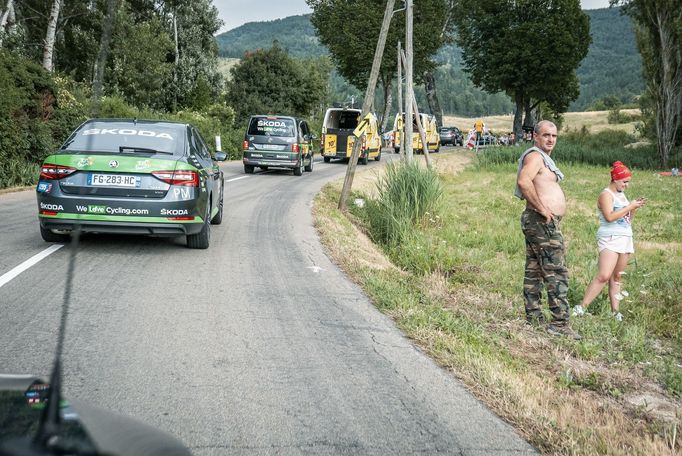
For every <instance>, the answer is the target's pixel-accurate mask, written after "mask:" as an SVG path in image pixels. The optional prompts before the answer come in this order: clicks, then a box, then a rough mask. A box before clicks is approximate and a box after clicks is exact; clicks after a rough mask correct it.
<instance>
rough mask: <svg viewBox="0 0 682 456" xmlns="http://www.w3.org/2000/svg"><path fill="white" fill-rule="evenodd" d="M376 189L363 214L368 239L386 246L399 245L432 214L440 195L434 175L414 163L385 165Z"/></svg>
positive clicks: (437, 181) (439, 186) (439, 188)
mask: <svg viewBox="0 0 682 456" xmlns="http://www.w3.org/2000/svg"><path fill="white" fill-rule="evenodd" d="M377 189H378V192H379V196H378V198H377V199H376V200H370V201H369V202H368V204H367V211H366V214H367V217H368V221H369V227H370V234H371V236H372V238H373V239H374V240H375V241H377V242H379V243H381V244H383V245H385V246H388V247H394V246H396V245H398V244H400V243H401V242H402V241H403V240H404V239H405V238H406V236H408V235H409V234H410V233H412V232H413V231H414V229H415V228H416V225H417V224H418V223H419V222H420V221H421V220H422V219H423V218H424V217H425V216H426V214H427V213H431V214H434V213H436V212H437V211H438V207H439V205H440V201H441V198H442V195H443V189H442V187H441V184H440V180H439V179H438V175H437V174H436V173H435V172H433V171H431V170H428V169H425V168H422V167H421V166H420V165H419V164H418V163H417V162H416V161H412V162H408V163H398V164H393V163H389V164H388V165H386V174H385V176H383V177H381V178H379V181H378V182H377Z"/></svg>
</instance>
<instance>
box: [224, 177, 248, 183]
mask: <svg viewBox="0 0 682 456" xmlns="http://www.w3.org/2000/svg"><path fill="white" fill-rule="evenodd" d="M247 177H249V176H240V177H235V178H233V179H228V180H226V181H225V182H234V181H238V180H239V179H246V178H247Z"/></svg>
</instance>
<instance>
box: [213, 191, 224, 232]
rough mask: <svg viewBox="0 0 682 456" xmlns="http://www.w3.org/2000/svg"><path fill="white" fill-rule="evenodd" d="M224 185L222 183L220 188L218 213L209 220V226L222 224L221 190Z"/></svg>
mask: <svg viewBox="0 0 682 456" xmlns="http://www.w3.org/2000/svg"><path fill="white" fill-rule="evenodd" d="M224 186H225V184H224V183H223V184H222V186H221V188H220V201H218V213H217V214H216V215H215V216H214V217H213V218H212V219H211V225H220V224H221V223H223V193H224V192H223V189H224Z"/></svg>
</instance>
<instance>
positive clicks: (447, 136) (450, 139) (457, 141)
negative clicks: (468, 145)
mask: <svg viewBox="0 0 682 456" xmlns="http://www.w3.org/2000/svg"><path fill="white" fill-rule="evenodd" d="M438 135H439V136H440V143H441V145H443V146H447V145H451V146H462V145H464V136H463V135H462V132H461V131H460V129H459V128H457V127H440V128H439V129H438Z"/></svg>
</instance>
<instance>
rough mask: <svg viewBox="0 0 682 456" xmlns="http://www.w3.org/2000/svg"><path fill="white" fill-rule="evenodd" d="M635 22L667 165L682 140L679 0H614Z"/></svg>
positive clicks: (681, 13) (659, 142)
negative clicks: (681, 131)
mask: <svg viewBox="0 0 682 456" xmlns="http://www.w3.org/2000/svg"><path fill="white" fill-rule="evenodd" d="M611 4H612V5H619V4H620V5H624V12H625V13H626V14H628V15H630V16H631V17H632V18H633V20H634V21H635V24H636V25H637V27H636V29H635V30H636V33H637V45H638V47H639V50H640V53H641V54H642V63H643V65H644V76H645V79H646V82H647V92H648V96H647V97H643V99H644V100H651V101H652V103H653V106H654V113H655V124H656V128H655V130H656V137H657V145H658V154H659V157H660V159H661V162H662V163H663V165H664V166H668V161H669V159H670V157H671V153H672V151H673V149H674V148H675V147H678V146H679V145H680V143H682V134H680V128H681V126H682V8H681V7H680V2H679V1H678V0H613V1H612V2H611Z"/></svg>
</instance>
